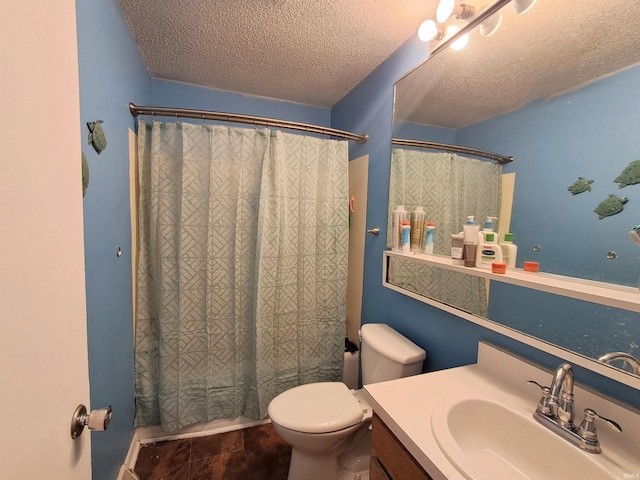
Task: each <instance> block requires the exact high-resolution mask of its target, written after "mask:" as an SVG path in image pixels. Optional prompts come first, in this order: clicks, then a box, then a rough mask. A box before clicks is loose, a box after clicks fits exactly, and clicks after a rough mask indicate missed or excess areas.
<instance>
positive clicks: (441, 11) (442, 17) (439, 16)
mask: <svg viewBox="0 0 640 480" xmlns="http://www.w3.org/2000/svg"><path fill="white" fill-rule="evenodd" d="M455 4H456V1H455V0H440V3H438V8H437V9H436V20H437V21H438V23H444V22H446V21H447V20H448V19H449V17H450V16H451V14H452V13H453V7H454V6H455Z"/></svg>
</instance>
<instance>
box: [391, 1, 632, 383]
mask: <svg viewBox="0 0 640 480" xmlns="http://www.w3.org/2000/svg"><path fill="white" fill-rule="evenodd" d="M631 3H632V4H633V6H631V5H630V4H629V2H628V1H626V0H613V1H611V2H600V1H597V0H584V1H582V2H580V3H578V4H576V3H570V2H554V1H552V0H538V1H537V2H536V4H535V5H534V6H533V7H532V8H531V9H530V10H529V11H528V12H526V13H524V14H522V15H518V14H516V13H515V10H514V9H513V5H512V4H507V5H506V6H505V7H503V8H502V9H501V10H500V12H501V13H502V17H503V18H502V22H501V24H500V26H499V28H498V30H497V31H496V32H495V33H494V34H493V35H492V36H490V37H481V36H480V34H479V32H478V31H477V30H478V29H477V28H476V29H475V30H473V31H472V32H471V33H470V39H469V44H468V45H467V47H466V48H465V49H464V50H462V51H458V52H454V51H452V50H450V49H446V50H443V51H442V52H440V53H438V55H436V56H433V57H431V58H430V59H428V60H427V61H426V62H425V63H423V64H422V65H421V66H419V67H418V68H417V69H416V70H414V71H413V72H411V73H410V74H408V75H407V76H405V77H404V78H403V79H401V80H400V81H399V82H398V83H397V84H396V95H395V106H394V128H393V136H394V138H405V139H415V140H426V141H431V142H440V143H447V144H457V145H464V146H467V147H472V148H478V149H483V150H487V151H491V152H496V153H500V154H503V155H509V156H513V157H515V159H516V160H515V162H513V163H511V164H509V165H505V166H504V172H505V173H516V175H517V185H516V187H515V191H514V193H513V209H512V216H511V219H510V223H509V222H508V221H507V223H508V225H507V226H505V225H504V224H503V225H501V224H500V221H501V220H502V219H500V220H499V223H498V229H500V233H501V235H504V233H506V229H508V231H511V232H513V233H514V236H515V243H516V244H517V245H518V258H517V266H518V267H521V266H522V264H523V262H524V261H526V260H533V261H537V262H539V263H540V270H541V271H545V272H551V273H557V274H561V275H568V276H572V277H578V278H587V279H592V280H598V281H602V282H608V283H615V284H620V285H627V286H634V287H637V286H638V275H639V274H640V250H639V247H638V245H636V244H635V243H634V242H633V241H632V239H631V238H630V235H629V232H630V231H632V230H633V228H634V227H635V226H636V225H638V224H639V223H640V183H638V182H640V175H639V174H638V173H637V172H636V171H635V170H634V171H632V172H630V173H629V172H627V173H624V172H625V169H626V168H627V167H628V166H629V165H630V164H631V163H632V162H634V161H636V160H638V159H640V95H638V94H637V85H638V84H640V66H637V64H638V63H639V62H640V49H638V48H637V45H638V44H640V18H639V17H638V16H637V15H633V14H630V15H620V13H619V12H621V11H629V8H632V11H635V10H633V7H638V6H640V2H638V1H634V2H631ZM603 32H606V33H603ZM393 150H394V152H395V150H396V149H395V148H394V149H393ZM394 155H395V153H394ZM620 177H623V179H622V181H620ZM581 178H582V179H583V180H584V181H583V182H580V181H579V180H580V179H581ZM614 180H618V181H617V182H614ZM619 187H620V188H619ZM436 191H437V189H432V190H431V192H432V193H434V194H435V193H436ZM441 193H442V194H444V195H445V196H446V195H449V194H450V192H447V191H443V192H441ZM612 196H613V197H612ZM622 197H624V198H622ZM611 199H613V200H611ZM397 201H398V200H397V199H391V198H390V205H389V207H390V208H393V206H395V203H396V202H397ZM603 212H604V213H605V215H602V213H603ZM430 214H433V212H429V211H428V210H427V217H428V216H429V215H430ZM496 216H497V215H496ZM478 220H479V221H480V222H482V221H483V220H484V219H483V218H481V219H478ZM460 226H461V225H460V224H459V222H458V224H453V225H449V226H447V228H448V229H449V230H447V228H445V225H444V224H442V225H440V226H439V228H438V230H437V235H438V238H440V240H441V241H444V239H446V238H450V234H451V233H455V232H458V231H459V230H460ZM611 252H614V253H613V254H612V253H611ZM438 253H441V254H447V251H446V245H441V246H440V248H439V250H438ZM390 273H391V272H390ZM395 274H396V275H397V278H398V279H400V281H402V282H404V283H405V284H406V283H407V282H413V284H412V285H417V286H418V287H419V286H420V285H421V284H422V283H424V282H421V281H420V282H419V281H416V280H415V279H414V280H409V279H408V277H407V276H406V275H404V274H403V273H402V270H401V269H397V270H396V271H395ZM424 275H426V276H427V277H429V275H430V274H424ZM412 288H413V287H412ZM420 288H421V287H420ZM412 291H415V290H412ZM486 294H487V298H488V299H489V303H488V306H487V310H488V318H490V319H491V320H494V321H496V322H499V323H501V324H503V325H507V326H510V327H513V328H516V329H517V330H519V331H522V332H524V333H527V334H530V335H532V336H535V337H538V338H541V339H545V340H548V341H549V342H552V343H554V344H556V345H558V346H561V347H564V348H567V349H569V350H572V351H575V352H579V353H581V354H584V355H587V356H589V357H590V358H593V359H598V358H600V357H601V356H603V355H605V354H607V353H610V352H618V351H619V352H623V353H627V354H630V355H633V356H634V357H636V358H638V357H640V347H639V345H638V344H639V343H640V315H639V314H638V312H637V311H626V310H617V309H613V308H610V307H603V306H600V305H596V304H593V303H588V302H583V301H580V300H573V299H569V298H564V297H560V296H556V295H550V294H543V293H541V292H534V291H532V290H530V289H528V288H522V287H514V286H509V285H504V284H499V285H498V284H497V283H496V282H491V284H490V287H489V288H487V290H486ZM638 294H639V295H640V293H638ZM424 295H425V296H428V297H431V296H432V292H429V291H427V292H426V293H424ZM541 295H542V296H543V297H544V298H540V296H541ZM551 297H553V299H552V298H551ZM445 303H452V301H451V300H450V299H448V298H447V299H446V301H445ZM471 303H473V301H472V302H471ZM458 307H459V308H463V309H464V310H466V311H473V309H472V308H471V307H469V306H468V305H463V306H460V305H458ZM474 313H476V312H474ZM612 364H613V365H616V366H618V367H620V368H623V369H625V370H629V371H630V369H631V367H630V365H629V364H628V363H627V362H624V361H614V362H612Z"/></svg>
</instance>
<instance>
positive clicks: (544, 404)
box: [527, 380, 553, 417]
mask: <svg viewBox="0 0 640 480" xmlns="http://www.w3.org/2000/svg"><path fill="white" fill-rule="evenodd" d="M527 383H528V384H530V385H535V386H536V387H538V388H539V389H540V390H542V397H541V398H540V401H539V402H538V406H537V407H536V412H538V413H540V414H542V415H544V416H546V417H553V410H552V408H551V389H550V388H549V387H544V386H542V385H540V384H539V383H538V382H536V381H535V380H527Z"/></svg>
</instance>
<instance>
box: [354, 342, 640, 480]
mask: <svg viewBox="0 0 640 480" xmlns="http://www.w3.org/2000/svg"><path fill="white" fill-rule="evenodd" d="M553 375H554V374H553V372H551V371H548V370H546V369H544V368H542V367H539V366H537V365H535V364H532V363H530V362H528V361H526V360H524V359H521V358H520V357H517V356H515V355H513V354H511V353H509V352H506V351H504V350H502V349H500V348H498V347H495V346H493V345H491V344H488V343H485V342H481V343H480V346H479V349H478V363H476V364H474V365H469V366H465V367H458V368H452V369H449V370H442V371H438V372H432V373H428V374H423V375H417V376H413V377H407V378H403V379H399V380H392V381H389V382H382V383H377V384H371V385H365V387H364V391H365V395H366V398H367V400H368V401H369V402H370V404H371V405H372V407H373V410H374V413H375V415H374V420H373V428H372V447H371V477H370V478H371V479H372V480H379V479H385V480H387V479H392V480H399V479H402V480H413V479H416V480H423V479H432V480H440V479H443V480H444V479H460V480H461V479H465V478H467V479H468V478H473V479H487V480H489V479H491V480H495V479H498V478H509V479H510V480H511V479H514V478H515V479H518V478H522V479H524V478H531V479H535V478H540V479H544V480H550V479H553V478H558V479H560V478H562V479H566V478H589V479H592V480H596V479H611V480H613V479H622V478H640V412H639V411H638V410H636V409H634V408H633V407H631V406H628V405H625V404H622V403H620V402H618V401H616V400H613V399H610V398H608V397H606V396H604V395H600V394H598V392H595V391H593V390H591V389H588V388H586V387H582V386H581V385H580V384H579V381H580V378H579V377H577V378H576V383H575V384H573V393H574V398H575V423H576V424H579V423H580V422H581V420H582V418H583V411H584V410H585V409H587V408H589V409H594V410H595V411H597V412H598V414H600V415H602V416H604V417H607V418H609V419H613V420H615V421H616V422H617V423H618V424H620V426H621V427H622V429H623V431H622V432H617V431H614V430H612V429H609V428H607V426H606V424H605V422H602V421H598V420H596V422H597V423H596V426H597V434H598V438H599V442H600V445H601V447H602V452H601V453H597V454H595V453H588V452H586V451H585V450H583V449H581V448H579V447H577V446H575V445H572V444H571V443H570V442H568V441H566V440H565V439H564V438H561V437H560V436H559V435H557V434H556V433H554V432H552V431H550V430H549V429H547V428H545V427H544V426H543V425H541V424H540V423H538V422H537V421H536V420H535V419H534V412H535V410H536V406H537V405H538V403H539V401H540V397H541V392H540V389H539V388H538V387H536V386H535V385H533V384H528V383H527V381H529V380H533V381H535V382H537V383H539V384H540V385H543V386H549V385H550V384H551V382H552V379H553Z"/></svg>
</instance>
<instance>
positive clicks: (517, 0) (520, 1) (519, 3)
mask: <svg viewBox="0 0 640 480" xmlns="http://www.w3.org/2000/svg"><path fill="white" fill-rule="evenodd" d="M534 3H536V0H514V1H513V8H515V9H516V13H524V12H526V11H527V10H529V9H530V8H531V7H533V4H534Z"/></svg>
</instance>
